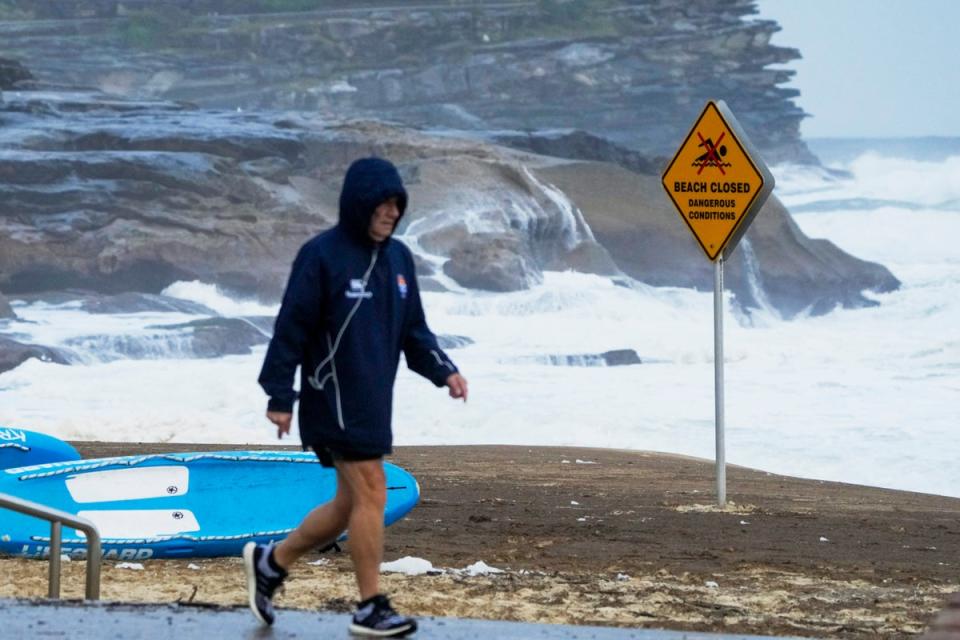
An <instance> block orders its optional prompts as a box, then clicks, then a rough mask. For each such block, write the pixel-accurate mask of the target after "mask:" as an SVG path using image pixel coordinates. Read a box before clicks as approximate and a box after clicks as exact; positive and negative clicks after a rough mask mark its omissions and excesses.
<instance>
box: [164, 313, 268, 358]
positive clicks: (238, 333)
mask: <svg viewBox="0 0 960 640" xmlns="http://www.w3.org/2000/svg"><path fill="white" fill-rule="evenodd" d="M147 328H148V329H163V330H166V331H173V332H176V333H181V334H186V335H187V336H189V341H190V349H189V350H190V354H191V355H192V357H194V358H219V357H220V356H226V355H242V354H247V353H250V348H251V347H254V346H256V345H260V344H266V343H267V342H269V341H270V334H268V333H266V332H264V331H263V330H262V329H260V328H259V327H258V326H257V325H256V323H253V322H250V321H248V320H245V319H243V318H204V319H202V320H193V321H191V322H185V323H182V324H170V325H156V326H152V327H147Z"/></svg>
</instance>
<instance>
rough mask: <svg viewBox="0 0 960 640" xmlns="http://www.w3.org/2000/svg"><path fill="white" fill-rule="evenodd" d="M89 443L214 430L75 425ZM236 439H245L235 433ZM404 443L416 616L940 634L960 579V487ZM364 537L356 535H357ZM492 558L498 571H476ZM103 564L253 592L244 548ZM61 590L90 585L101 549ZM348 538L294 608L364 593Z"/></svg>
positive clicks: (400, 530) (219, 598)
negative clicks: (418, 570) (721, 479)
mask: <svg viewBox="0 0 960 640" xmlns="http://www.w3.org/2000/svg"><path fill="white" fill-rule="evenodd" d="M74 444H75V445H76V446H77V447H78V449H80V451H81V453H82V454H83V455H84V457H100V456H107V455H121V454H127V453H143V452H145V451H156V452H158V451H170V450H201V449H209V448H210V447H204V446H191V445H157V444H151V445H137V444H131V443H125V444H110V443H74ZM218 448H228V447H218ZM393 461H394V462H395V463H397V464H400V465H401V466H404V467H406V468H407V469H409V470H410V471H411V472H413V473H414V475H415V476H416V477H417V479H418V480H419V481H420V484H421V488H422V501H421V503H420V505H418V506H417V507H416V508H415V509H414V511H413V512H411V514H410V516H409V517H408V518H406V519H404V520H403V521H401V522H399V523H397V524H395V525H394V526H392V527H391V528H390V529H388V532H387V548H386V560H395V559H397V558H401V557H404V556H413V557H418V558H423V559H426V560H429V561H430V562H431V563H433V565H434V567H436V568H437V569H438V573H437V574H436V575H421V576H405V575H399V574H386V575H385V576H384V588H385V590H386V591H388V592H390V593H391V594H393V599H394V601H395V603H396V604H397V605H398V607H399V608H401V609H402V610H404V611H406V612H409V613H413V614H417V615H444V616H464V617H473V618H490V619H503V620H524V621H542V622H563V623H573V624H601V625H617V626H627V627H659V628H669V629H684V630H710V631H725V632H731V633H733V632H736V633H755V634H770V635H800V636H814V637H842V638H878V637H882V638H898V637H910V636H912V635H916V634H919V633H920V632H922V631H923V630H924V629H925V628H926V626H927V625H928V624H929V623H930V621H931V620H932V619H933V618H934V617H935V615H936V613H937V612H938V611H939V610H940V609H941V608H942V606H943V605H944V602H945V601H946V599H947V596H948V594H950V593H954V592H958V591H960V571H958V567H960V518H958V516H960V500H958V499H952V498H944V497H938V496H930V495H925V494H916V493H907V492H897V491H887V490H882V489H872V488H867V487H860V486H856V485H847V484H840V483H828V482H819V481H812V480H798V479H795V478H787V477H783V476H776V475H771V474H768V473H764V472H758V471H753V470H750V469H743V468H739V467H729V468H728V490H727V491H728V497H729V498H730V500H731V501H732V504H731V505H728V508H727V509H724V510H721V509H718V508H717V507H716V506H715V505H714V502H715V497H714V493H713V466H712V463H710V462H707V461H703V460H695V459H691V458H683V457H678V456H670V455H662V454H652V453H642V452H627V451H613V450H602V449H577V448H561V447H556V448H528V447H497V446H477V447H407V448H400V449H398V450H397V453H396V455H395V456H394V457H393ZM345 551H346V549H345ZM478 561H483V562H485V563H487V564H488V565H490V566H493V567H496V568H499V569H502V570H503V571H504V572H503V573H499V574H491V575H481V576H469V575H466V574H463V573H454V572H450V571H446V572H442V573H441V572H439V571H442V570H444V569H463V568H465V567H467V566H469V565H472V564H474V563H476V562H478ZM142 564H143V569H142V570H137V569H126V568H121V567H120V566H118V563H116V562H107V563H105V565H104V572H103V581H102V592H103V597H104V599H106V600H116V601H128V602H175V601H181V602H192V603H216V604H228V605H241V604H243V603H244V602H245V595H244V593H245V592H244V583H243V579H242V567H241V565H240V561H239V559H237V558H223V559H215V560H192V561H189V560H175V561H174V560H155V561H145V562H143V563H142ZM64 566H65V573H64V579H63V595H64V596H65V597H80V596H81V595H82V591H83V573H84V564H83V563H82V562H72V563H67V564H65V565H64ZM46 572H47V563H45V562H38V561H35V560H21V559H2V560H0V575H3V576H4V579H3V580H2V581H0V597H11V596H14V597H39V596H43V595H44V594H45V593H46V585H47V582H46V580H47V578H46ZM355 597H356V593H355V587H354V582H353V576H352V573H351V568H350V561H349V555H348V553H346V552H344V553H339V554H337V553H328V554H324V555H312V556H310V557H307V558H304V559H303V560H302V561H301V562H300V563H299V564H298V565H297V566H296V567H295V569H294V570H293V572H292V575H291V579H290V580H289V581H288V582H287V585H286V588H285V592H284V594H283V595H281V596H280V597H279V598H278V601H277V602H278V604H279V605H280V606H281V607H292V608H301V609H333V610H340V611H346V610H348V609H349V608H350V607H352V604H353V600H354V598H355Z"/></svg>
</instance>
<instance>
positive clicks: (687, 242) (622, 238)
mask: <svg viewBox="0 0 960 640" xmlns="http://www.w3.org/2000/svg"><path fill="white" fill-rule="evenodd" d="M371 154H376V155H382V156H385V157H388V158H390V159H392V160H393V161H394V162H396V163H397V164H398V165H399V167H400V169H401V172H402V173H403V175H404V178H405V180H406V182H407V184H408V188H409V191H410V195H411V206H410V209H409V211H408V213H407V215H406V216H405V217H404V219H403V223H402V227H401V228H400V229H399V230H398V233H399V234H400V235H401V237H402V239H403V240H404V241H406V242H407V243H409V244H410V246H411V247H412V248H413V250H414V252H415V254H416V256H417V259H418V271H419V273H420V275H421V282H422V285H423V287H424V288H428V289H442V288H459V287H466V288H476V289H486V290H493V291H510V290H517V289H522V288H525V287H529V286H531V285H532V284H535V283H537V282H538V281H539V280H540V279H541V277H542V271H543V270H546V269H561V270H562V269H576V270H579V271H587V272H592V273H601V274H607V275H616V274H619V273H621V271H622V272H624V273H626V274H628V275H631V276H633V277H634V278H637V279H639V280H641V281H644V282H648V283H651V284H656V285H674V286H700V287H702V288H707V287H708V286H709V283H710V275H709V265H707V264H706V261H704V260H703V258H702V256H701V255H700V251H699V249H698V248H697V247H696V246H695V244H694V241H693V239H692V237H691V236H690V234H689V232H688V231H687V230H686V228H685V226H684V225H683V223H682V221H681V220H680V219H679V217H678V216H677V215H676V213H675V212H674V211H673V210H672V208H671V206H670V205H669V203H668V201H667V199H666V195H665V194H664V193H663V191H662V189H661V187H660V185H659V184H658V181H657V178H656V177H653V176H646V177H645V176H642V175H640V174H638V173H635V172H632V171H628V170H626V169H623V168H620V167H618V166H616V165H613V164H610V163H598V162H589V163H587V162H573V161H568V160H560V159H557V158H552V157H548V156H542V155H534V154H530V153H526V152H521V151H516V150H511V149H507V148H504V147H499V146H496V145H492V144H482V143H478V142H476V141H471V140H463V139H457V138H451V137H447V136H444V137H439V136H435V135H428V134H424V133H418V132H412V131H410V130H409V129H405V128H402V127H396V126H389V125H384V124H380V123H372V122H357V121H351V122H331V121H328V120H323V119H319V118H296V117H277V116H271V115H269V114H260V115H257V114H245V113H236V112H223V111H210V110H203V109H195V108H189V107H185V106H184V105H181V104H175V103H170V102H163V101H153V102H144V101H140V102H134V101H126V100H119V99H116V98H111V97H108V96H105V95H102V94H97V93H91V92H59V93H55V92H39V91H13V92H7V94H6V95H5V96H4V102H3V104H2V105H0V290H2V291H4V292H5V293H6V294H7V295H11V294H16V295H22V294H25V293H30V292H37V291H50V290H58V289H59V290H62V289H65V288H70V287H73V288H82V289H90V290H96V291H101V292H119V291H141V292H158V291H160V290H162V289H163V288H164V287H166V286H167V285H169V284H171V283H172V282H174V281H177V280H193V279H199V280H204V281H206V282H214V283H217V284H219V285H221V286H224V287H226V288H228V289H233V290H236V291H240V292H244V293H252V294H257V295H260V296H261V297H263V298H268V299H274V300H275V299H277V298H278V297H279V295H280V293H281V291H282V287H283V285H284V281H285V278H286V276H287V274H288V271H289V268H290V263H291V261H292V258H293V256H294V254H295V252H296V249H297V248H298V247H299V246H300V245H301V244H302V243H303V242H304V241H305V240H307V239H308V238H309V237H311V236H312V235H314V234H315V233H317V232H319V231H321V230H323V229H325V228H327V227H329V226H330V225H331V224H333V223H334V222H335V220H336V208H337V198H338V194H339V187H340V181H341V179H342V176H343V173H344V171H345V169H346V167H347V166H348V165H349V163H350V162H351V161H353V160H354V159H356V158H358V157H361V156H364V155H371ZM608 250H609V251H608ZM735 256H738V257H737V259H735V260H734V261H733V262H732V263H731V268H730V271H729V272H728V273H729V275H728V280H727V282H728V286H729V287H730V288H731V289H732V290H733V291H734V292H735V293H736V295H737V299H738V301H739V302H740V303H741V306H742V307H744V308H749V307H751V306H762V305H764V304H768V305H770V306H771V307H772V308H775V309H777V310H779V311H781V312H782V313H784V315H788V316H789V315H792V314H794V313H797V312H799V311H802V310H812V311H813V312H822V311H826V310H829V309H831V308H833V307H834V306H835V305H837V304H842V305H845V306H857V305H861V304H866V303H867V301H866V300H865V299H864V298H863V297H862V296H861V294H860V291H861V290H863V289H874V290H888V289H890V288H893V287H895V286H896V285H897V282H896V280H895V279H894V278H893V276H892V275H890V273H889V272H888V271H887V270H886V269H884V268H883V267H881V266H879V265H874V264H869V263H865V262H862V261H859V260H856V259H855V258H852V257H851V256H849V255H847V254H845V253H843V252H842V251H840V250H839V249H838V248H836V247H835V246H833V245H832V244H830V243H829V242H826V241H822V240H821V241H812V240H810V239H808V238H806V237H805V236H804V235H803V234H802V233H801V232H800V230H799V229H798V228H797V227H796V225H794V224H793V222H792V221H791V220H790V218H789V214H788V213H787V212H786V210H785V209H784V208H783V207H782V206H781V205H780V204H779V203H778V202H776V200H775V199H773V198H771V201H770V202H769V203H768V204H767V205H766V207H765V208H764V210H763V211H761V213H760V214H759V215H758V218H757V221H756V222H755V223H754V225H753V226H752V227H751V229H750V231H749V232H748V234H747V236H746V239H745V241H744V242H743V245H742V247H741V248H739V249H738V250H737V253H736V254H735Z"/></svg>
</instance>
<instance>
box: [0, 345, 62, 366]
mask: <svg viewBox="0 0 960 640" xmlns="http://www.w3.org/2000/svg"><path fill="white" fill-rule="evenodd" d="M30 358H36V359H37V360H40V361H42V362H53V363H56V364H69V362H68V360H67V358H66V356H64V355H63V354H62V353H61V352H60V351H58V350H57V349H51V348H50V347H43V346H40V345H35V344H22V343H20V342H17V341H16V340H12V339H10V338H5V337H3V336H0V373H4V372H5V371H10V370H11V369H16V368H17V367H19V366H20V365H21V364H23V363H24V362H26V361H27V360H29V359H30Z"/></svg>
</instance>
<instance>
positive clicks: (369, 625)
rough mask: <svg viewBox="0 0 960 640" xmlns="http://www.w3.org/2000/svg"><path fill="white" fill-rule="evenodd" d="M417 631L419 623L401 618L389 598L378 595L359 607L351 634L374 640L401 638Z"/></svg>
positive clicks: (411, 619)
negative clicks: (369, 637) (378, 639)
mask: <svg viewBox="0 0 960 640" xmlns="http://www.w3.org/2000/svg"><path fill="white" fill-rule="evenodd" d="M416 630H417V621H416V620H414V619H413V618H408V617H406V616H401V615H400V614H399V613H397V612H396V611H394V610H393V607H391V606H390V600H389V599H388V598H387V596H384V595H376V596H373V597H372V598H370V599H368V600H364V601H363V602H361V603H360V604H358V605H357V611H356V612H355V613H354V614H353V622H352V623H351V625H350V633H352V634H353V635H356V636H372V637H374V638H400V637H402V636H407V635H410V634H411V633H413V632H415V631H416Z"/></svg>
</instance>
